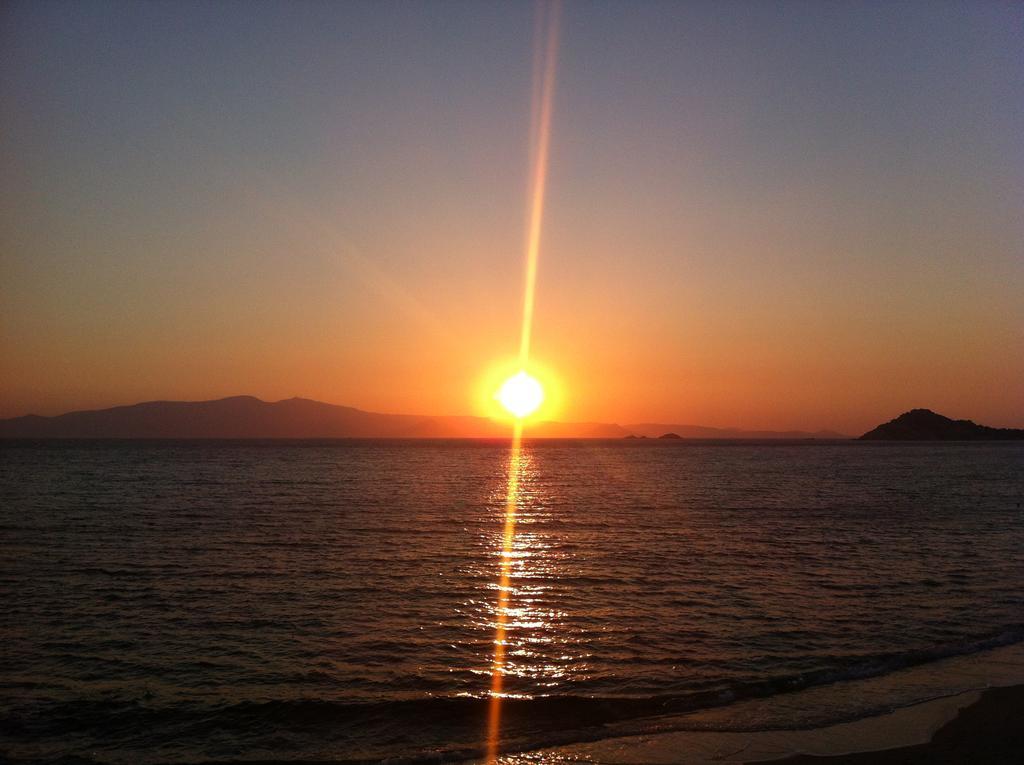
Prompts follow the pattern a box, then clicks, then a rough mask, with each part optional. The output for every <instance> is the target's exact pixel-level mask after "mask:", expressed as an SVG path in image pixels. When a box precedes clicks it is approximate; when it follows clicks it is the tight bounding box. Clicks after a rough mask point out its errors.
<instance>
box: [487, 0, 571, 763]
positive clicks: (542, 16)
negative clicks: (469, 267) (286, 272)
mask: <svg viewBox="0 0 1024 765" xmlns="http://www.w3.org/2000/svg"><path fill="white" fill-rule="evenodd" d="M560 12H561V8H560V3H559V2H558V1H557V0H556V1H555V2H552V3H549V4H545V5H541V6H540V7H539V13H538V27H537V30H538V33H537V39H536V40H535V43H534V45H535V51H534V56H535V58H534V80H535V82H534V92H533V104H532V106H533V108H532V112H533V119H532V124H531V169H530V181H529V192H528V205H527V222H526V268H525V278H524V282H523V318H522V327H521V329H520V340H519V366H520V368H521V369H525V368H526V366H527V362H528V361H529V358H530V338H531V335H532V333H533V309H534V296H535V292H536V283H537V260H538V256H539V254H540V234H541V227H542V224H543V220H544V197H545V191H546V188H547V174H548V149H549V146H550V143H551V110H552V102H553V100H554V90H555V65H556V62H557V55H556V54H557V52H558V26H559V16H560ZM522 440H523V421H522V419H517V420H516V422H515V425H514V426H513V431H512V443H511V448H510V453H509V462H508V486H507V487H506V492H505V497H506V501H505V524H504V530H503V532H502V547H501V568H500V574H499V578H498V603H497V608H496V612H495V614H496V622H495V629H494V653H493V658H492V661H491V690H490V703H489V705H488V712H487V761H488V762H495V761H496V760H497V757H498V753H499V752H500V741H501V736H500V734H501V702H502V698H503V697H504V686H505V669H506V658H505V657H506V651H507V643H508V636H507V632H508V613H509V601H510V598H511V595H512V552H513V544H514V542H515V530H516V510H517V507H518V503H519V479H520V473H521V469H522Z"/></svg>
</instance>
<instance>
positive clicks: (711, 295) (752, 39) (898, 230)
mask: <svg viewBox="0 0 1024 765" xmlns="http://www.w3.org/2000/svg"><path fill="white" fill-rule="evenodd" d="M538 13H539V10H538V7H537V6H535V5H532V4H530V3H512V2H508V3H485V2H429V3H428V2H419V3H410V2H401V3H387V2H383V3H377V2H374V3H359V2H349V3H313V2H290V3H284V2H281V3H268V2H254V3H240V2H238V3H236V2H217V3H209V2H196V3H188V2H175V3H158V2H133V3H100V2H46V1H43V2H26V3H18V2H14V3H5V4H4V5H3V6H2V7H0V416H16V415H21V414H26V413H29V412H32V413H37V414H57V413H60V412H63V411H68V410H71V409H80V408H96V407H104V406H112V405H117V404H126V403H134V402H137V401H142V400H152V399H187V400H197V399H211V398H218V397H222V396H228V395H236V394H250V395H255V396H258V397H260V398H263V399H267V400H277V399H282V398H288V397H291V396H303V397H308V398H314V399H318V400H322V401H328V402H332V403H339V404H346V405H350V406H356V407H359V408H362V409H367V410H372V411H381V412H395V413H418V414H473V413H478V411H479V406H480V405H479V399H480V395H479V392H480V388H481V385H482V384H483V383H482V381H483V380H485V379H488V378H487V375H488V374H490V372H489V370H493V369H494V368H495V365H500V364H502V363H504V361H506V360H508V359H514V358H515V356H516V353H517V351H518V348H519V341H520V338H519V330H520V319H521V310H522V305H521V304H522V299H523V284H524V242H525V229H526V221H527V214H528V204H529V200H528V196H529V189H530V152H531V124H532V119H533V118H532V116H531V115H532V110H533V109H534V105H533V104H532V101H533V100H534V97H533V93H534V90H535V87H534V79H533V78H534V74H533V72H534V68H535V62H536V60H537V55H538V51H537V49H538V45H537V42H536V39H537V34H536V27H537V23H536V21H537V17H538ZM560 18H561V24H560V28H559V35H558V45H557V66H556V68H555V79H554V83H555V84H554V91H553V97H552V111H551V133H550V148H549V163H548V166H547V186H546V188H547V193H546V197H545V206H544V217H543V226H542V229H541V235H540V245H539V257H538V268H537V281H536V311H535V314H534V318H533V333H532V345H531V358H532V359H534V360H535V361H536V363H537V364H538V365H540V367H541V368H543V369H544V370H546V373H547V374H548V375H549V377H550V379H551V380H554V381H556V382H557V388H558V390H559V396H558V407H557V411H555V412H553V413H552V414H554V415H557V417H558V418H559V419H564V420H588V421H604V422H619V423H635V422H652V421H653V422H667V423H690V424H703V425H712V426H738V427H745V428H777V429H789V428H800V429H809V430H815V429H818V428H831V429H835V430H839V431H841V432H846V433H852V434H856V433H859V432H863V431H864V430H867V429H869V428H870V427H873V426H874V425H875V424H877V423H879V422H882V421H885V420H888V419H891V418H892V417H895V416H896V415H897V414H899V413H900V412H903V411H905V410H907V409H910V408H914V407H928V408H931V409H934V410H936V411H939V412H941V413H943V414H947V415H949V416H953V417H958V418H959V417H965V418H971V419H974V420H975V421H978V422H982V423H985V424H990V425H1001V426H1016V427H1024V217H1022V214H1021V213H1022V205H1021V202H1022V201H1024V143H1022V142H1024V55H1022V51H1024V6H1022V5H1020V4H1017V3H1011V2H976V3H948V2H935V1H930V2H924V3H911V2H892V3H888V2H886V3H882V2H878V3H872V2H860V3H858V2H849V3H838V2H788V3H761V2H757V3H755V2H712V3H706V4H702V3H696V2H694V3H659V2H628V3H627V2H622V3H619V2H596V1H595V2H567V3H566V4H565V5H564V6H563V7H562V9H561V14H560ZM541 47H542V46H541Z"/></svg>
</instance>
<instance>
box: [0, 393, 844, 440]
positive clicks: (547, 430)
mask: <svg viewBox="0 0 1024 765" xmlns="http://www.w3.org/2000/svg"><path fill="white" fill-rule="evenodd" d="M509 432H510V428H509V425H508V423H504V422H498V421H495V420H490V419H487V418H485V417H432V416H423V415H411V414H379V413H376V412H364V411H362V410H361V409H354V408H352V407H349V406H338V405H336V404H325V403H323V402H320V401H311V400H310V399H305V398H290V399H287V400H285V401H273V402H268V401H261V400H260V399H258V398H254V397H253V396H232V397H231V398H222V399H218V400H216V401H147V402H145V403H141V404H133V405H131V406H117V407H113V408H111V409H96V410H91V411H82V412H69V413H67V414H61V415H58V416H56V417H40V416H38V415H31V414H30V415H26V416H24V417H14V418H11V419H7V420H0V438H508V437H509ZM665 433H673V434H676V435H679V436H680V437H681V438H722V439H729V438H847V436H843V435H841V434H839V433H834V432H832V431H819V432H818V433H805V432H803V431H783V432H779V431H761V430H757V431H748V430H735V429H725V428H707V427H702V426H697V425H657V424H652V425H630V426H627V427H622V426H621V425H615V424H608V423H600V422H539V423H533V424H531V425H530V426H529V428H528V429H527V435H528V436H530V437H535V438H624V437H627V436H631V435H632V436H637V437H651V438H654V437H656V436H660V435H662V434H665Z"/></svg>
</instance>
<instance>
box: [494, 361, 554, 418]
mask: <svg viewBox="0 0 1024 765" xmlns="http://www.w3.org/2000/svg"><path fill="white" fill-rule="evenodd" d="M494 397H495V398H496V399H498V402H499V403H500V404H501V405H502V406H503V407H505V408H506V409H507V410H508V411H509V413H510V414H512V415H513V416H515V417H518V418H519V419H522V418H523V417H529V416H530V415H531V414H533V413H534V412H536V411H537V407H539V406H540V405H541V404H543V403H544V386H542V385H541V384H540V381H538V380H537V378H536V377H532V376H530V375H528V374H527V373H526V372H523V371H520V372H517V373H516V374H514V375H512V376H511V377H510V378H508V379H507V380H505V382H503V383H502V384H501V387H500V388H498V392H497V393H495V394H494Z"/></svg>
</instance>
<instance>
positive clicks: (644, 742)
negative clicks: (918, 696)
mask: <svg viewBox="0 0 1024 765" xmlns="http://www.w3.org/2000/svg"><path fill="white" fill-rule="evenodd" d="M1022 755H1024V685H1015V686H1009V687H1004V688H989V689H987V690H985V691H967V692H964V693H962V694H958V695H956V696H951V697H947V698H942V699H935V700H932V701H928V702H923V703H921V704H916V705H914V706H911V707H906V708H903V709H899V710H896V711H894V712H891V713H889V714H884V715H878V716H875V717H869V718H866V719H863V720H857V721H855V722H850V723H842V724H839V725H830V726H825V727H822V728H812V729H804V730H776V731H746V732H719V731H707V732H702V731H698V732H694V731H683V732H676V733H662V734H657V735H653V736H628V737H622V738H618V739H608V740H604V741H599V742H593V743H590V744H581V745H576V746H568V747H561V748H558V749H552V750H546V751H540V752H531V753H526V754H522V755H514V756H510V757H508V758H506V759H503V760H502V762H504V763H506V765H513V764H521V765H525V764H526V763H541V762H542V763H569V762H584V763H600V764H601V765H640V764H641V763H644V764H646V765H655V764H656V763H658V764H661V765H669V764H671V765H706V764H710V763H721V762H727V763H765V762H773V763H780V765H818V764H820V765H947V764H948V765H953V764H954V763H956V764H960V763H971V764H972V765H977V764H981V765H1003V764H1004V763H1013V762H1020V761H1021V757H1022Z"/></svg>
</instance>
